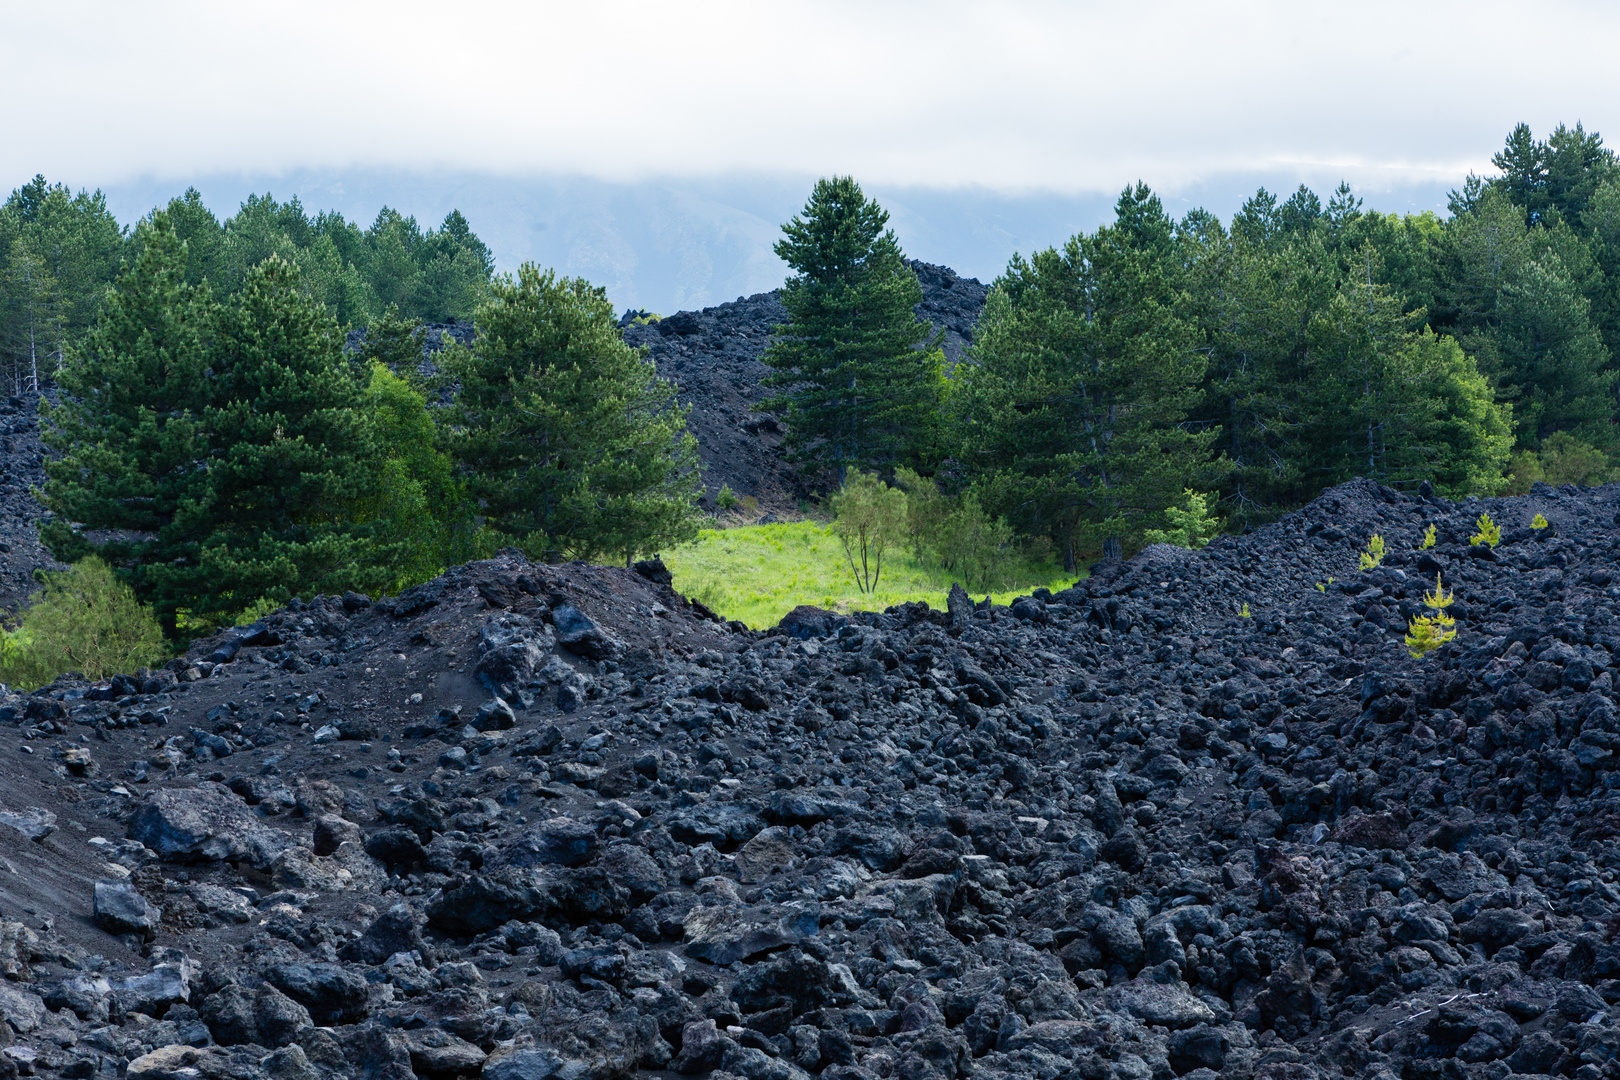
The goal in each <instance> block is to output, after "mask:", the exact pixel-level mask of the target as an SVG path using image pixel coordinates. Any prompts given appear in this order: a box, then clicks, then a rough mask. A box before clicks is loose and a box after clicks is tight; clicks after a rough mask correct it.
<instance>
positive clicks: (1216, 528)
mask: <svg viewBox="0 0 1620 1080" xmlns="http://www.w3.org/2000/svg"><path fill="white" fill-rule="evenodd" d="M1212 498H1213V497H1212V496H1210V495H1203V494H1200V493H1199V492H1196V491H1194V490H1193V489H1192V488H1187V489H1186V500H1185V503H1184V505H1182V506H1169V507H1166V508H1165V511H1164V516H1165V517H1166V518H1168V519H1170V524H1171V526H1173V527H1172V528H1170V529H1149V530H1147V532H1145V533H1143V534H1142V539H1143V540H1145V541H1146V542H1147V543H1149V544H1174V545H1176V546H1177V547H1184V548H1193V549H1194V550H1196V549H1198V548H1201V547H1204V546H1205V545H1206V544H1208V543H1209V542H1210V541H1211V540H1213V539H1214V538H1215V536H1216V534H1217V533H1219V532H1220V531H1221V519H1220V518H1218V517H1216V516H1215V515H1214V514H1211V513H1210V512H1209V509H1210V501H1211V499H1212Z"/></svg>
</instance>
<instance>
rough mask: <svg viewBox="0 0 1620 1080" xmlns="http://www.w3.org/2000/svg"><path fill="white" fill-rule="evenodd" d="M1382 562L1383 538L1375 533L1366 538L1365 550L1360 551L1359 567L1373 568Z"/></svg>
mask: <svg viewBox="0 0 1620 1080" xmlns="http://www.w3.org/2000/svg"><path fill="white" fill-rule="evenodd" d="M1383 563H1384V538H1383V537H1382V536H1380V535H1379V534H1377V533H1373V534H1372V536H1370V537H1368V538H1367V550H1366V551H1363V552H1362V553H1361V568H1362V569H1363V570H1375V569H1377V568H1378V567H1380V566H1382V565H1383Z"/></svg>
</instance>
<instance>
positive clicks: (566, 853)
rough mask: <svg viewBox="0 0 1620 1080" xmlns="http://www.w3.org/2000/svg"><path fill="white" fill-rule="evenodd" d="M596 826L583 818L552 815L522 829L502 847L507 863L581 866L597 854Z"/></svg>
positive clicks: (503, 860)
mask: <svg viewBox="0 0 1620 1080" xmlns="http://www.w3.org/2000/svg"><path fill="white" fill-rule="evenodd" d="M596 845H597V836H596V830H595V829H594V828H592V827H591V826H589V825H587V824H585V823H584V822H583V821H575V820H574V819H573V818H565V817H555V818H549V819H547V820H545V821H542V822H541V823H540V824H539V825H536V826H534V827H533V828H529V829H525V830H524V831H523V832H521V833H519V834H518V836H517V837H516V838H514V839H513V840H512V841H511V842H510V843H508V844H507V845H506V846H505V847H504V848H503V849H502V850H501V861H502V862H504V863H505V864H506V865H508V866H543V865H550V866H583V865H584V864H585V863H588V862H590V861H591V858H592V856H594V855H595V854H596Z"/></svg>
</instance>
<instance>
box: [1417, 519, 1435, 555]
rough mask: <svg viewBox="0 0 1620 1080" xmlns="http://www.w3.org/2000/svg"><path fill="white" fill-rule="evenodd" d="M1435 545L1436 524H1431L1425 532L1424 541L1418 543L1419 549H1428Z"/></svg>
mask: <svg viewBox="0 0 1620 1080" xmlns="http://www.w3.org/2000/svg"><path fill="white" fill-rule="evenodd" d="M1434 545H1435V535H1434V526H1433V525H1430V526H1429V527H1428V528H1427V529H1426V530H1424V533H1423V543H1421V544H1419V545H1418V550H1419V551H1427V550H1428V549H1429V548H1432V547H1434Z"/></svg>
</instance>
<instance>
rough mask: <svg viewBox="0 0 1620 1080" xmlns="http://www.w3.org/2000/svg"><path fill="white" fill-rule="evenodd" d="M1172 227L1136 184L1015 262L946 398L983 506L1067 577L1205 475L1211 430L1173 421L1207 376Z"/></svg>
mask: <svg viewBox="0 0 1620 1080" xmlns="http://www.w3.org/2000/svg"><path fill="white" fill-rule="evenodd" d="M1176 266H1177V263H1176V257H1175V250H1174V242H1173V235H1172V229H1171V224H1170V220H1169V218H1167V217H1166V216H1165V214H1164V210H1163V208H1162V206H1161V205H1160V203H1159V200H1158V198H1157V197H1156V196H1154V195H1153V194H1152V193H1151V192H1149V191H1148V190H1147V188H1145V187H1143V186H1141V185H1138V186H1137V187H1135V188H1131V189H1127V190H1126V191H1125V193H1124V194H1123V195H1121V197H1120V200H1119V204H1118V207H1117V218H1116V221H1115V223H1114V224H1113V225H1109V226H1105V227H1103V228H1101V229H1099V230H1097V232H1096V233H1093V234H1090V235H1081V236H1076V237H1074V238H1073V239H1071V240H1070V241H1069V242H1068V243H1067V244H1066V245H1064V247H1063V249H1062V250H1061V251H1059V250H1056V249H1048V250H1046V251H1042V252H1038V253H1037V254H1035V255H1034V256H1032V257H1031V258H1029V259H1028V260H1025V259H1022V258H1014V259H1013V261H1012V263H1011V265H1009V267H1008V269H1007V273H1006V274H1005V275H1003V276H1002V277H1001V278H998V279H997V281H996V285H995V288H994V290H993V291H992V293H991V295H990V298H989V300H988V302H987V303H986V305H985V310H984V314H983V316H981V318H980V323H979V330H978V335H977V339H976V341H975V344H974V348H973V353H972V355H973V360H974V363H973V364H972V365H971V366H968V367H966V369H965V370H961V371H959V373H958V379H957V383H956V385H955V387H954V388H953V392H952V396H951V407H952V414H953V415H952V419H953V434H954V437H955V446H956V448H957V449H956V455H955V456H956V457H957V459H958V460H960V461H962V462H965V463H967V464H968V466H969V468H970V469H971V470H972V473H973V483H974V486H975V490H977V491H978V492H979V494H980V498H981V499H982V501H983V503H984V506H985V509H986V511H987V512H989V513H991V514H993V515H995V516H1006V517H1007V519H1008V520H1009V521H1011V522H1013V524H1014V525H1015V527H1017V528H1018V529H1019V530H1020V531H1022V532H1024V533H1026V534H1031V535H1046V536H1049V537H1050V538H1051V540H1052V541H1053V542H1054V543H1055V544H1056V545H1057V547H1058V549H1059V550H1060V551H1062V552H1063V554H1064V565H1065V566H1066V567H1070V568H1072V567H1073V566H1074V565H1075V563H1076V559H1077V556H1078V553H1079V552H1080V551H1081V550H1086V549H1092V550H1095V549H1096V548H1097V547H1099V546H1100V547H1102V548H1103V550H1104V551H1105V552H1108V551H1110V549H1111V550H1112V553H1115V554H1117V553H1119V551H1120V548H1121V546H1122V543H1123V542H1124V541H1125V540H1130V541H1132V542H1134V541H1135V540H1138V539H1139V538H1140V537H1141V535H1142V530H1144V529H1145V528H1148V527H1151V526H1152V525H1154V524H1156V523H1157V522H1158V521H1159V520H1160V518H1161V516H1162V514H1163V511H1164V509H1165V507H1167V506H1169V505H1171V504H1173V503H1175V502H1177V501H1178V500H1179V499H1180V498H1181V496H1182V492H1183V491H1185V490H1186V488H1188V487H1189V486H1192V484H1193V482H1194V481H1196V480H1198V479H1201V478H1202V477H1204V476H1205V475H1206V474H1207V473H1208V472H1209V467H1210V460H1209V459H1210V448H1211V445H1212V443H1213V441H1214V440H1215V438H1216V436H1217V434H1218V431H1217V430H1216V429H1215V428H1213V427H1210V428H1205V429H1204V430H1195V429H1193V428H1192V427H1191V426H1189V425H1187V424H1185V423H1184V422H1183V421H1185V420H1186V419H1187V415H1188V412H1189V410H1190V409H1191V408H1192V407H1193V406H1194V405H1195V404H1196V403H1197V401H1198V398H1199V393H1200V387H1201V384H1202V379H1203V376H1204V370H1205V360H1204V357H1203V355H1202V354H1201V353H1200V352H1199V351H1198V350H1197V349H1196V348H1195V345H1196V344H1197V335H1196V330H1195V327H1194V326H1193V325H1192V324H1191V323H1190V322H1189V321H1188V320H1187V319H1185V318H1184V317H1183V316H1182V308H1183V297H1182V294H1181V291H1180V290H1179V289H1178V287H1177V281H1176V275H1177V269H1176Z"/></svg>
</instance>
